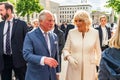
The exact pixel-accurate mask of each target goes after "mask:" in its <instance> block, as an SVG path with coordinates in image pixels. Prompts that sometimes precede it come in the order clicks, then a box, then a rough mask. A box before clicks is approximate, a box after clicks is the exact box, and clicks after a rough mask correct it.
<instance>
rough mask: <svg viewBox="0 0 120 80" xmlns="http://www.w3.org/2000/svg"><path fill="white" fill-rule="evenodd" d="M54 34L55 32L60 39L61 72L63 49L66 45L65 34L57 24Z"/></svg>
mask: <svg viewBox="0 0 120 80" xmlns="http://www.w3.org/2000/svg"><path fill="white" fill-rule="evenodd" d="M53 32H54V33H55V34H56V35H57V37H58V45H59V60H60V63H59V65H60V71H61V55H62V49H63V47H64V44H65V35H64V32H63V31H62V30H60V29H59V28H58V25H57V24H55V25H54V28H53Z"/></svg>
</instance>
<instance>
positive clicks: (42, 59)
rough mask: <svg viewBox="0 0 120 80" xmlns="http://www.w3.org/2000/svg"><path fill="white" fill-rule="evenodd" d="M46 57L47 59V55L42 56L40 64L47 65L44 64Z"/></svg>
mask: <svg viewBox="0 0 120 80" xmlns="http://www.w3.org/2000/svg"><path fill="white" fill-rule="evenodd" d="M44 59H45V56H43V57H42V58H41V61H40V64H41V65H43V66H44V65H45V64H44Z"/></svg>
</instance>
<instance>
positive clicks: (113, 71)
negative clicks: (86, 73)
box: [98, 48, 120, 80]
mask: <svg viewBox="0 0 120 80" xmlns="http://www.w3.org/2000/svg"><path fill="white" fill-rule="evenodd" d="M98 80H120V49H116V48H107V49H105V50H104V51H103V53H102V57H101V61H100V68H99V75H98Z"/></svg>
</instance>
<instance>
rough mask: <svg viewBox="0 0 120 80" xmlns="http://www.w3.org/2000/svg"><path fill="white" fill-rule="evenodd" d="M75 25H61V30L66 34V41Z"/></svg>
mask: <svg viewBox="0 0 120 80" xmlns="http://www.w3.org/2000/svg"><path fill="white" fill-rule="evenodd" d="M73 28H74V25H72V24H67V23H66V22H63V24H62V25H61V27H60V29H61V30H62V31H63V32H64V33H65V40H66V39H67V35H68V32H69V30H70V29H73Z"/></svg>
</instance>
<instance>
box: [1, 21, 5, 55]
mask: <svg viewBox="0 0 120 80" xmlns="http://www.w3.org/2000/svg"><path fill="white" fill-rule="evenodd" d="M4 24H5V21H2V22H1V26H0V38H1V39H0V43H1V45H2V47H1V48H2V49H1V50H2V53H3V38H4V36H5V34H3V30H4Z"/></svg>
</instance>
